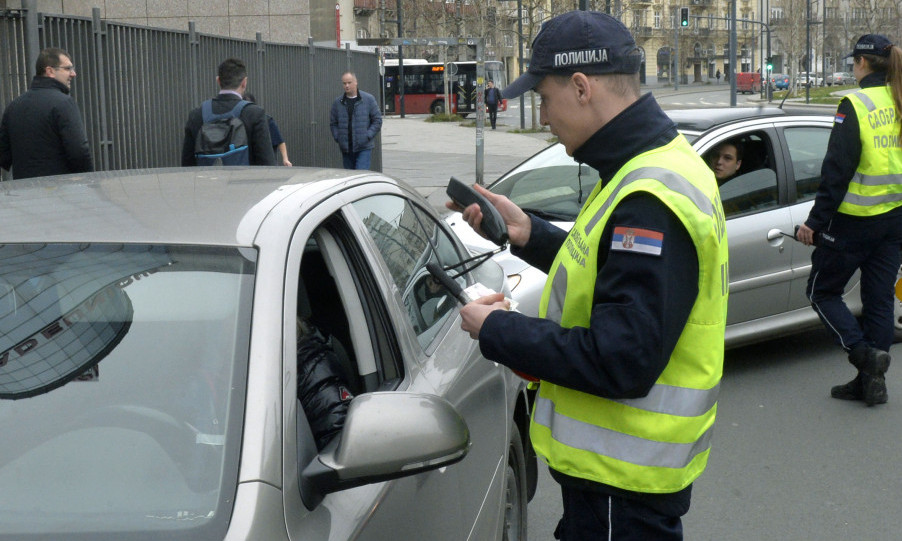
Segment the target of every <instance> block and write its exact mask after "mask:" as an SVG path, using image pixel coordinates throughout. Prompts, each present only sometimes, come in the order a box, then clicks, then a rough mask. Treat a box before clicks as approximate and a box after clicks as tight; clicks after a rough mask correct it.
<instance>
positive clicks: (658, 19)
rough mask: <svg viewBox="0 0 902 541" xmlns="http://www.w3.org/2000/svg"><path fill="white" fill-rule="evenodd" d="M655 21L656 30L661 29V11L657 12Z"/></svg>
mask: <svg viewBox="0 0 902 541" xmlns="http://www.w3.org/2000/svg"><path fill="white" fill-rule="evenodd" d="M654 21H655V23H654V24H655V28H656V29H657V28H661V12H660V11H656V12H655V16H654Z"/></svg>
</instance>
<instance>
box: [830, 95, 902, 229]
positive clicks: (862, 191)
mask: <svg viewBox="0 0 902 541" xmlns="http://www.w3.org/2000/svg"><path fill="white" fill-rule="evenodd" d="M846 97H847V98H848V99H849V102H850V103H851V104H852V106H853V107H854V108H855V116H856V117H858V129H859V133H860V137H861V159H860V160H859V162H858V168H857V169H856V170H855V174H854V175H853V176H852V180H851V181H850V182H849V189H848V191H847V192H846V196H845V197H844V198H843V200H842V203H840V205H839V209H838V211H839V212H841V213H843V214H849V215H852V216H877V215H879V214H884V213H886V212H889V211H891V210H893V209H894V208H896V207H898V206H900V205H902V146H900V139H899V111H897V110H896V107H895V104H894V103H893V96H892V94H891V93H890V87H888V86H875V87H871V88H863V89H861V90H859V91H858V92H855V93H853V94H849V95H848V96H846Z"/></svg>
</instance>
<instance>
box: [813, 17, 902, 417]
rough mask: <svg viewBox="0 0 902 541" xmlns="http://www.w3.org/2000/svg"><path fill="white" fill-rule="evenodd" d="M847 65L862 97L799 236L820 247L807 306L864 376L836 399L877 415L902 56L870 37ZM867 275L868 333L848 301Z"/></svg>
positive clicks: (895, 201) (901, 230) (897, 208)
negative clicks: (856, 279)
mask: <svg viewBox="0 0 902 541" xmlns="http://www.w3.org/2000/svg"><path fill="white" fill-rule="evenodd" d="M848 56H851V57H852V58H853V62H854V63H853V67H852V70H853V73H854V75H855V78H856V79H857V80H858V84H859V85H860V86H861V90H859V91H857V92H854V93H852V94H849V95H847V96H846V97H845V98H844V99H843V100H842V101H841V102H840V103H839V107H838V108H837V111H836V117H835V119H834V122H833V132H832V133H831V134H830V142H829V143H828V146H827V155H826V157H825V158H824V163H823V165H822V166H821V185H820V187H819V188H818V191H817V196H816V197H815V200H814V206H813V207H812V209H811V212H810V213H809V214H808V219H807V220H806V221H805V224H804V225H802V226H801V227H799V230H798V232H797V234H796V236H797V238H798V239H799V240H800V241H801V242H803V243H805V244H807V245H811V244H815V245H816V246H817V247H816V248H815V249H814V253H813V254H812V255H811V275H810V276H809V277H808V291H807V292H808V299H809V300H810V301H811V305H812V307H814V310H815V311H816V312H817V314H818V316H820V318H821V321H823V323H824V326H825V327H826V328H827V330H828V332H829V333H830V334H831V335H832V336H833V337H834V339H835V340H836V342H837V343H838V344H839V345H840V346H842V347H843V349H845V350H846V352H848V354H849V362H851V363H852V365H853V366H854V367H855V368H857V369H858V375H857V376H855V379H853V380H852V381H850V382H849V383H846V384H844V385H837V386H835V387H833V388H832V389H831V390H830V395H831V396H832V397H833V398H839V399H842V400H863V401H864V402H865V404H867V405H868V406H873V405H874V404H883V403H885V402H886V401H887V392H886V379H885V377H884V374H885V373H886V371H887V369H888V368H889V364H890V355H889V353H888V352H887V351H888V350H889V347H890V346H891V345H892V343H893V303H894V302H895V300H894V299H893V296H894V291H893V289H894V288H893V282H894V281H895V279H896V272H897V270H898V269H899V250H900V248H902V146H900V140H902V139H900V138H902V123H900V122H899V114H900V112H902V49H900V48H899V47H896V46H894V45H893V44H892V43H891V42H890V40H889V39H887V38H886V37H885V36H881V35H879V34H868V35H865V36H862V37H861V38H860V39H859V40H858V42H857V43H856V44H855V49H854V50H853V51H852V52H851V53H849V55H848ZM847 58H848V57H847ZM859 269H860V270H861V300H862V305H863V314H862V322H861V324H859V322H858V320H856V319H855V317H854V316H853V315H852V313H851V312H850V311H849V309H848V307H847V306H846V304H845V303H844V302H843V299H842V294H843V290H844V289H845V287H846V284H847V283H848V282H849V279H850V278H851V277H852V275H853V274H854V273H855V271H856V270H859Z"/></svg>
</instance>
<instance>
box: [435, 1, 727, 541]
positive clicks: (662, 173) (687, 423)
mask: <svg viewBox="0 0 902 541" xmlns="http://www.w3.org/2000/svg"><path fill="white" fill-rule="evenodd" d="M532 51H533V52H532V58H531V60H530V64H529V71H528V72H527V73H525V74H524V75H522V76H521V77H520V78H518V79H517V80H516V81H514V83H513V84H511V85H510V86H508V87H507V88H505V96H507V97H508V99H510V98H513V97H516V96H519V95H521V94H523V93H524V92H526V91H528V90H531V89H534V90H535V91H536V92H537V93H538V94H539V96H540V97H541V100H542V104H541V121H542V123H543V124H544V125H550V126H551V131H552V133H554V134H555V135H557V136H558V138H559V139H560V142H561V143H562V144H563V145H564V146H565V148H566V150H567V153H568V154H570V155H572V156H573V157H574V158H575V159H576V160H578V161H579V162H581V163H587V164H589V165H591V166H592V167H594V168H595V169H597V170H598V171H599V172H600V173H601V179H600V180H597V179H590V178H586V179H584V181H585V182H586V183H587V186H586V192H585V193H583V192H582V190H580V194H579V195H577V194H574V195H573V197H579V198H580V200H581V202H583V203H584V204H583V207H582V210H581V212H580V214H579V216H578V218H577V220H576V223H575V225H574V226H573V229H572V230H571V231H570V232H569V233H568V232H566V231H562V230H560V229H558V228H556V227H555V226H553V225H550V224H549V223H548V222H545V221H544V220H541V219H539V218H537V217H535V216H531V215H528V214H526V213H524V212H523V211H522V210H521V209H520V208H519V207H517V206H516V205H515V204H514V203H513V202H511V201H510V200H509V199H507V198H506V197H503V196H496V195H494V194H491V193H490V192H488V191H487V190H483V189H482V188H481V187H480V186H477V187H476V188H477V189H478V190H480V191H481V193H483V195H485V196H486V197H488V198H489V200H490V201H491V202H492V203H493V204H494V205H495V206H496V207H497V208H498V210H499V212H500V213H501V215H502V216H503V217H504V219H505V222H506V223H507V225H508V233H509V235H510V239H511V244H512V246H513V251H514V253H515V254H517V255H518V256H519V257H522V258H523V259H524V260H526V261H528V262H529V263H531V264H533V265H535V266H537V267H538V268H541V269H543V270H545V271H547V272H548V274H549V276H548V281H547V283H546V287H545V292H544V295H543V297H542V302H541V308H540V316H541V317H539V318H530V317H526V316H523V315H522V314H518V313H516V312H510V311H506V310H505V308H506V306H507V305H506V302H505V301H504V300H503V295H501V294H496V295H491V296H487V297H484V298H482V299H479V300H478V301H475V302H472V303H470V304H468V305H466V306H464V307H463V308H462V309H461V318H462V325H461V326H462V327H463V329H464V330H466V331H468V332H469V333H470V335H471V336H472V337H474V338H478V340H479V344H480V348H481V350H482V352H483V354H484V355H485V356H486V357H487V358H488V359H492V360H495V361H497V362H499V363H502V364H504V365H506V366H509V367H511V368H513V369H515V370H518V371H521V372H524V373H527V374H531V375H533V376H535V377H536V378H538V379H539V380H540V383H539V391H538V396H537V398H536V403H535V407H534V410H533V413H532V422H531V427H530V438H531V440H532V443H533V446H534V448H535V450H536V453H537V454H538V456H540V457H541V458H542V459H543V460H544V461H545V462H546V463H547V464H548V466H549V468H550V471H551V474H552V476H553V477H554V479H555V480H556V481H557V482H558V483H559V484H560V485H561V493H562V497H563V507H564V515H563V518H562V519H561V521H560V523H559V524H558V527H557V531H556V533H555V536H556V537H557V538H558V539H565V540H580V541H582V540H586V539H613V540H625V539H637V540H639V539H641V540H648V539H655V540H665V539H682V523H681V519H680V517H681V516H682V515H683V514H685V513H686V512H687V511H688V509H689V502H690V495H691V487H692V482H693V481H694V480H695V479H696V478H697V477H698V476H699V475H700V474H701V473H702V471H703V470H704V469H705V465H706V463H707V460H708V454H709V452H710V442H711V435H712V428H713V425H714V416H715V413H716V411H717V392H718V388H719V382H720V378H721V372H722V366H723V347H724V343H723V340H724V327H725V322H726V307H727V286H728V280H727V272H728V269H727V239H726V235H725V229H724V217H723V209H722V206H721V203H720V200H719V197H718V193H717V184H716V182H715V180H714V175H713V174H712V172H711V170H710V169H709V168H708V167H707V165H705V163H704V161H702V159H701V158H700V157H699V156H698V154H696V153H695V152H694V151H693V149H692V147H691V146H690V145H689V143H688V142H687V140H686V139H685V138H684V137H683V136H682V135H680V134H679V133H678V132H677V131H676V128H675V126H674V124H673V122H671V121H670V119H669V118H668V117H667V115H665V114H664V112H663V111H662V110H661V108H660V107H659V106H658V104H657V102H655V100H654V98H653V97H652V95H651V94H646V95H644V96H641V97H640V91H639V75H638V71H639V66H640V62H641V57H640V52H639V50H638V48H637V47H636V43H635V41H634V40H633V38H632V36H630V34H629V32H628V31H627V29H626V28H625V27H624V26H623V24H622V23H620V22H619V21H618V20H616V19H614V18H612V17H610V16H608V15H605V14H602V13H595V12H586V11H574V12H570V13H566V14H563V15H560V16H558V17H555V18H553V19H551V20H550V21H548V22H546V23H545V24H544V25H543V27H542V29H541V31H540V32H539V34H538V35H537V36H536V38H535V41H534V42H533V46H532ZM593 185H594V186H593ZM593 187H594V189H593ZM449 207H450V208H454V205H453V204H449ZM463 217H464V219H465V220H467V222H468V223H469V224H470V225H471V226H473V227H474V229H476V230H477V231H478V226H479V223H480V222H481V220H482V214H481V212H480V211H479V207H478V205H471V206H469V207H467V208H466V209H463Z"/></svg>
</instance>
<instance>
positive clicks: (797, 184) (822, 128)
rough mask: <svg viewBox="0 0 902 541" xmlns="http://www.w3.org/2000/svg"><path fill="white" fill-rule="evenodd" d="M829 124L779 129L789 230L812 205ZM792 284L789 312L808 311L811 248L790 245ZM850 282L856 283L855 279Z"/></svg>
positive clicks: (805, 216) (801, 221)
mask: <svg viewBox="0 0 902 541" xmlns="http://www.w3.org/2000/svg"><path fill="white" fill-rule="evenodd" d="M831 129H832V123H830V122H829V121H828V120H814V119H812V120H808V121H804V122H789V123H786V124H785V125H783V126H781V135H782V138H783V141H784V145H785V158H786V168H787V180H788V182H787V186H788V187H789V198H790V200H792V201H793V203H792V205H791V206H790V213H791V219H792V223H793V228H795V227H796V226H798V225H802V224H804V223H805V220H807V219H808V213H809V211H810V210H811V207H812V205H813V204H814V196H815V194H816V193H817V189H818V186H819V185H820V182H821V164H823V162H824V156H825V155H826V153H827V143H828V141H829V140H830V132H831ZM791 246H792V261H791V265H792V283H791V285H790V291H789V307H788V309H789V310H798V309H801V308H804V309H808V308H810V306H811V303H810V302H809V301H808V298H807V296H806V294H805V289H806V287H807V285H808V275H809V274H810V273H811V254H812V252H813V251H814V247H813V246H805V245H803V244H801V243H799V242H792V243H791ZM851 283H857V278H855V279H853V281H852V282H851Z"/></svg>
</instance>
